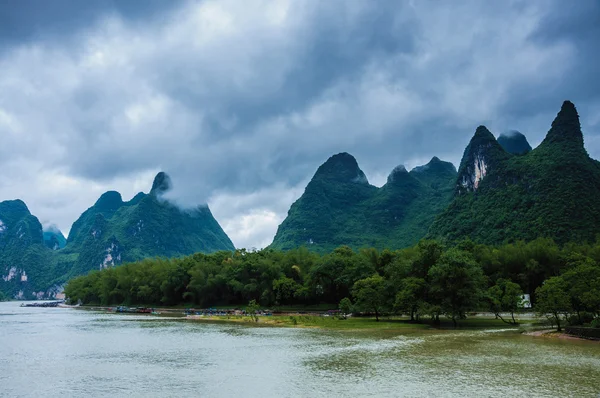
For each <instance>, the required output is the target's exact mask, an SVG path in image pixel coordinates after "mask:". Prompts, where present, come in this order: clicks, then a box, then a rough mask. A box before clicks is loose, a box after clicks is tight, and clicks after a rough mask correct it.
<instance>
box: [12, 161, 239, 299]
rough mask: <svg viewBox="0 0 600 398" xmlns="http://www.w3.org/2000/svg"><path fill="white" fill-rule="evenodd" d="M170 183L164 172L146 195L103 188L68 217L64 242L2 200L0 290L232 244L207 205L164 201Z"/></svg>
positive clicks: (38, 290) (53, 283) (42, 289)
mask: <svg viewBox="0 0 600 398" xmlns="http://www.w3.org/2000/svg"><path fill="white" fill-rule="evenodd" d="M169 188H170V180H169V177H168V176H167V175H166V174H164V173H159V174H158V175H157V176H156V178H155V180H154V184H153V186H152V190H151V191H150V193H149V194H144V193H141V192H140V193H138V194H137V195H136V196H135V197H134V198H133V199H131V200H130V201H128V202H124V201H123V200H122V198H121V195H120V194H119V193H118V192H114V191H109V192H106V193H104V194H103V195H102V196H101V197H100V198H99V199H98V200H97V201H96V203H95V204H94V205H93V206H92V207H90V208H89V209H88V210H86V211H85V212H84V213H83V214H82V215H81V216H80V217H79V219H78V220H77V221H75V223H73V226H72V228H71V231H70V233H69V237H68V239H67V243H66V245H65V246H64V248H59V247H60V236H62V234H60V231H58V233H57V232H56V231H54V230H48V231H46V232H43V231H42V226H41V224H40V223H39V221H38V219H37V218H36V217H34V216H32V215H31V214H30V213H29V210H28V209H27V207H26V206H25V204H24V203H23V202H22V201H20V200H17V201H6V202H1V203H0V220H1V221H0V248H1V252H0V272H1V273H2V281H1V282H0V283H1V284H0V290H2V291H4V292H5V293H6V294H7V296H10V297H22V298H31V297H32V296H35V297H38V298H42V297H48V296H52V295H54V294H55V293H56V292H57V291H60V290H61V289H62V287H61V286H62V284H63V283H64V282H66V281H67V280H68V279H70V278H71V277H74V276H77V275H82V274H85V273H87V272H89V271H90V270H94V269H102V268H107V267H111V266H115V265H119V264H121V263H124V262H129V261H135V260H140V259H143V258H147V257H156V256H160V257H178V256H182V255H187V254H193V253H196V252H203V253H212V252H215V251H219V250H230V251H231V250H234V246H233V244H232V243H231V240H230V239H229V237H228V236H227V235H226V234H225V232H224V231H223V230H222V229H221V227H220V225H219V224H218V222H217V221H216V220H215V219H214V217H213V216H212V213H211V212H210V210H209V208H208V206H199V207H196V208H193V209H180V208H179V207H177V206H175V205H173V204H172V203H170V202H169V201H167V200H165V199H163V197H162V196H163V194H164V193H165V192H166V191H167V190H168V189H169ZM63 239H64V237H63ZM57 244H58V247H57ZM19 292H20V293H19Z"/></svg>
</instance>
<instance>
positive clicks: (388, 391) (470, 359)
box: [0, 303, 600, 397]
mask: <svg viewBox="0 0 600 398" xmlns="http://www.w3.org/2000/svg"><path fill="white" fill-rule="evenodd" d="M18 305H19V304H18V303H0V339H1V340H0V396H7V397H20V396H23V397H25V396H44V397H52V396H63V397H64V396H68V397H104V396H112V397H115V396H144V397H146V396H157V397H169V396H173V397H179V396H203V397H233V396H240V397H242V396H243V397H259V396H260V397H300V396H307V397H314V396H327V397H333V396H341V397H342V396H343V397H348V396H357V397H364V396H374V397H375V396H376V397H382V396H390V397H402V396H406V397H432V396H435V397H459V396H460V397H495V396H528V397H537V396H539V397H557V396H561V397H565V396H573V397H598V396H600V395H599V394H600V382H599V380H600V344H598V343H593V342H586V341H562V340H554V339H546V338H539V337H531V336H523V335H520V334H518V333H515V332H513V331H510V330H505V331H498V330H484V331H423V330H399V331H397V332H390V331H385V332H364V331H363V332H347V331H325V330H313V329H310V330H309V329H287V328H266V327H262V328H254V327H247V326H243V325H234V324H232V325H223V324H218V325H217V324H206V323H197V322H196V323H194V322H189V321H181V320H179V321H177V320H170V319H160V318H156V317H152V316H135V315H133V316H132V315H115V314H104V313H95V312H90V311H81V310H73V309H43V308H20V307H19V306H18Z"/></svg>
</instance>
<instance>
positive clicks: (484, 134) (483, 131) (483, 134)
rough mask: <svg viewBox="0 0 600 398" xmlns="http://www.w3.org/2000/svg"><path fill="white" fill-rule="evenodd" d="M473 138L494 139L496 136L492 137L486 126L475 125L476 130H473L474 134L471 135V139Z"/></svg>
mask: <svg viewBox="0 0 600 398" xmlns="http://www.w3.org/2000/svg"><path fill="white" fill-rule="evenodd" d="M474 139H488V140H493V141H496V137H494V134H492V133H491V131H490V130H488V128H487V127H485V126H479V127H477V130H475V134H474V135H473V139H472V140H474ZM472 140H471V141H472Z"/></svg>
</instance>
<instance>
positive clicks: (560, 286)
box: [536, 276, 572, 332]
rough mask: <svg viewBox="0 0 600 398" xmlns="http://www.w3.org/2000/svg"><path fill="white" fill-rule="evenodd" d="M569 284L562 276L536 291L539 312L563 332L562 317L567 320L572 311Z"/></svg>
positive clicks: (550, 280) (547, 282)
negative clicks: (568, 290) (568, 291)
mask: <svg viewBox="0 0 600 398" xmlns="http://www.w3.org/2000/svg"><path fill="white" fill-rule="evenodd" d="M567 289H568V286H567V283H566V282H565V280H564V279H563V278H562V277H560V276H555V277H552V278H550V279H548V280H547V281H545V282H544V284H543V285H542V286H540V287H538V288H537V289H536V295H537V306H536V308H537V312H538V313H539V314H540V315H542V316H548V318H549V319H550V320H551V321H552V322H553V323H554V324H556V328H557V330H558V331H559V332H560V331H561V317H564V318H566V317H567V315H568V314H569V312H570V311H571V310H572V307H571V298H570V297H569V294H568V293H567Z"/></svg>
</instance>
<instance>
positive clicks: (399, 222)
mask: <svg viewBox="0 0 600 398" xmlns="http://www.w3.org/2000/svg"><path fill="white" fill-rule="evenodd" d="M170 186H171V183H170V179H169V177H168V176H167V175H166V174H164V173H159V174H158V175H157V176H156V178H155V180H154V183H153V185H152V189H151V190H150V192H149V193H148V194H144V193H141V192H140V193H138V194H137V195H136V196H135V197H134V198H133V199H131V200H130V201H128V202H124V201H123V200H122V198H121V195H120V194H119V193H118V192H114V191H109V192H106V193H104V194H103V195H102V196H101V197H100V198H99V199H98V201H97V202H96V203H95V204H94V206H92V207H90V208H89V209H88V210H86V211H85V212H84V213H83V214H82V215H81V217H79V219H78V220H77V221H75V223H74V224H73V226H72V228H71V231H70V233H69V237H68V239H65V238H64V236H63V235H62V233H61V232H60V231H59V230H58V229H57V228H55V227H52V226H50V227H47V228H45V229H44V228H42V225H41V224H40V222H39V221H38V219H37V218H36V217H35V216H33V215H31V214H30V212H29V210H28V209H27V206H26V205H25V203H23V202H22V201H20V200H13V201H5V202H0V277H1V279H0V291H2V292H4V293H5V294H6V295H7V296H9V297H14V298H34V297H35V298H46V297H53V296H55V295H56V293H58V292H60V291H61V290H62V285H63V284H64V283H65V282H66V281H67V280H68V279H69V278H71V277H73V276H76V275H80V274H84V273H87V272H89V271H90V270H97V269H102V268H106V267H112V266H116V265H119V264H121V263H123V262H129V261H136V260H139V259H142V258H145V257H154V256H163V257H174V256H181V255H186V254H191V253H194V252H204V253H210V252H214V251H219V250H230V251H231V250H234V246H233V244H232V243H231V241H230V239H229V238H228V237H227V235H226V234H225V232H224V231H223V230H222V229H221V227H220V226H219V224H218V222H217V221H216V220H215V219H214V217H213V216H212V214H211V212H210V210H209V208H208V207H207V206H204V207H197V208H195V209H180V208H178V207H177V206H175V205H174V204H172V203H170V202H169V201H167V200H165V199H164V197H163V195H164V193H165V192H167V191H168V190H169V189H170ZM598 198H600V163H599V162H598V161H596V160H593V159H591V158H590V157H589V156H588V154H587V152H586V151H585V148H584V145H583V135H582V132H581V126H580V123H579V115H578V114H577V111H576V109H575V106H574V105H573V104H572V103H571V102H569V101H565V102H564V104H563V105H562V108H561V110H560V112H559V113H558V115H557V117H556V119H555V120H554V122H553V123H552V126H551V128H550V131H549V132H548V134H547V135H546V138H545V139H544V141H543V142H542V143H541V144H540V145H539V146H538V147H537V148H535V149H532V148H531V146H530V145H529V143H528V142H527V139H526V138H525V136H524V135H523V134H521V133H520V132H517V131H512V132H509V133H504V134H501V135H500V136H499V137H498V139H496V138H495V137H494V135H493V134H492V133H491V132H490V131H489V130H488V129H487V128H486V127H484V126H480V127H478V128H477V130H476V131H475V134H474V135H473V138H472V139H471V141H470V142H469V145H468V146H467V148H466V149H465V151H464V154H463V157H462V160H461V163H460V167H459V169H458V171H457V170H456V168H455V167H454V166H453V165H452V164H451V163H449V162H444V161H442V160H440V159H438V158H437V157H434V158H432V159H431V161H430V162H429V163H427V164H426V165H423V166H419V167H415V168H414V169H412V170H410V171H408V170H406V169H405V168H404V166H398V167H396V168H395V169H394V170H392V172H391V173H390V175H389V176H388V179H387V182H386V183H385V185H383V186H382V187H380V188H378V187H375V186H373V185H371V184H369V181H368V179H367V177H366V175H365V174H364V173H363V171H362V170H361V169H360V167H359V166H358V163H357V161H356V159H355V158H354V157H353V156H352V155H350V154H348V153H339V154H337V155H334V156H332V157H330V158H329V159H328V160H327V161H326V162H325V163H323V164H322V165H321V166H320V167H319V168H318V169H317V171H316V173H315V174H314V176H313V178H312V179H311V181H310V182H309V184H308V185H307V186H306V189H305V191H304V193H303V194H302V196H301V197H300V198H299V199H298V200H297V201H296V202H294V204H293V205H292V206H291V208H290V210H289V212H288V215H287V217H286V219H285V220H284V221H283V222H282V223H281V225H280V226H279V228H278V230H277V233H276V235H275V237H274V240H273V243H272V244H271V246H270V247H271V248H273V249H280V250H289V249H293V248H296V247H300V246H306V247H307V248H308V249H309V250H313V251H318V252H326V251H330V250H332V249H334V248H335V247H337V246H340V245H348V246H350V247H352V248H355V249H358V248H362V247H375V248H378V249H384V248H389V249H399V248H404V247H407V246H411V245H413V244H415V243H417V242H418V241H419V240H420V239H423V238H435V239H441V240H443V241H446V242H449V243H452V242H457V241H459V240H462V239H465V238H469V239H471V240H473V241H474V242H479V243H486V244H501V243H505V242H514V241H516V240H533V239H535V238H537V237H549V238H552V239H554V240H555V241H557V242H558V243H566V242H569V241H577V242H582V241H593V240H595V239H596V236H597V234H598V233H599V232H600V201H599V200H598Z"/></svg>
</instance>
